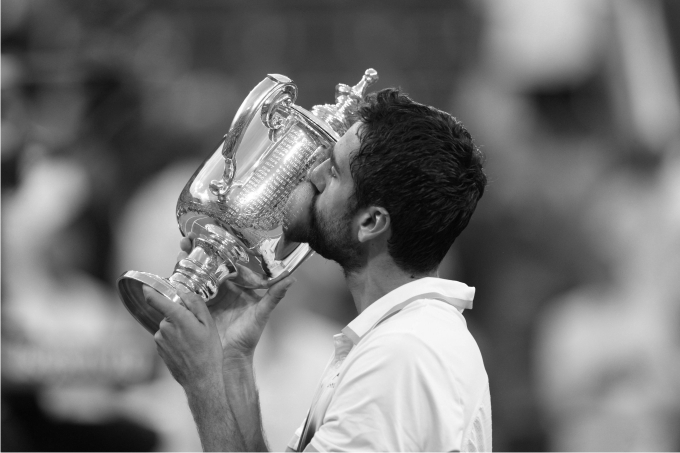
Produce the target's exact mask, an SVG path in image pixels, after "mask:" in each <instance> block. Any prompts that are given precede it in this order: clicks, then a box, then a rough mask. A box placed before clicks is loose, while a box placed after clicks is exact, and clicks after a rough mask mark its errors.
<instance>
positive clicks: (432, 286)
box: [342, 277, 475, 344]
mask: <svg viewBox="0 0 680 453" xmlns="http://www.w3.org/2000/svg"><path fill="white" fill-rule="evenodd" d="M474 297H475V288H474V287H472V286H467V285H466V284H465V283H461V282H457V281H453V280H444V279H441V278H434V277H425V278H421V279H419V280H416V281H413V282H410V283H407V284H405V285H402V286H400V287H399V288H396V289H394V290H392V291H390V292H389V293H387V294H385V295H384V296H383V297H381V298H380V299H378V300H376V301H375V302H373V303H372V304H371V305H369V306H368V307H366V309H365V310H364V311H363V312H361V314H359V316H357V317H356V318H354V320H353V321H352V322H350V323H349V324H348V325H347V327H345V328H344V329H342V333H344V334H345V335H346V336H347V337H348V338H350V339H351V340H352V342H353V343H354V344H357V343H358V342H359V340H361V339H362V338H363V337H364V335H366V334H367V333H368V332H369V331H370V330H371V329H373V327H375V326H376V325H377V324H378V323H379V322H380V321H382V320H383V319H385V318H387V317H388V316H390V315H392V314H394V313H396V312H397V311H399V310H401V309H402V308H404V307H405V306H406V305H408V304H410V303H411V302H413V301H415V300H419V299H437V300H441V301H443V302H446V303H447V304H450V305H453V306H454V307H456V308H457V309H458V310H459V311H460V312H462V311H463V310H464V309H466V308H468V309H471V308H472V299H473V298H474Z"/></svg>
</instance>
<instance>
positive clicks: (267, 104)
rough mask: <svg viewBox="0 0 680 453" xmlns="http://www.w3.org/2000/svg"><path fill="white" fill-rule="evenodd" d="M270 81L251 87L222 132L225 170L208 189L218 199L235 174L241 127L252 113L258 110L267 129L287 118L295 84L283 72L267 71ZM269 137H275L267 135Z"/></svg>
mask: <svg viewBox="0 0 680 453" xmlns="http://www.w3.org/2000/svg"><path fill="white" fill-rule="evenodd" d="M267 78H268V79H269V82H270V84H271V82H273V85H270V86H268V87H266V88H265V89H264V90H260V91H258V90H253V91H251V92H250V94H249V95H248V97H247V98H246V99H245V101H244V102H243V104H241V108H240V109H239V110H238V112H236V116H235V117H234V121H233V122H232V123H231V128H230V129H229V132H228V133H227V134H225V136H224V142H223V144H222V156H223V157H224V174H223V175H222V179H216V180H213V181H211V182H210V186H209V188H210V191H211V192H212V193H213V195H215V196H217V198H218V200H220V201H224V200H225V199H226V197H227V193H228V192H229V189H230V188H231V184H232V182H233V180H234V175H235V174H236V159H234V156H235V154H236V150H237V149H238V147H239V145H240V144H241V140H243V136H244V135H245V134H244V131H245V130H246V129H247V128H248V124H250V122H251V121H252V120H253V118H254V117H255V115H257V113H258V112H260V119H261V121H262V123H263V124H264V125H265V126H266V127H267V128H269V129H270V132H275V131H276V130H278V129H280V128H281V127H283V125H284V123H285V120H286V118H287V117H288V116H289V115H290V112H291V106H292V105H293V103H294V102H295V99H297V86H296V85H295V84H294V83H293V81H292V80H290V79H289V78H288V77H286V76H282V75H280V74H269V75H267ZM265 80H266V79H265ZM270 137H272V138H273V137H274V136H273V135H270Z"/></svg>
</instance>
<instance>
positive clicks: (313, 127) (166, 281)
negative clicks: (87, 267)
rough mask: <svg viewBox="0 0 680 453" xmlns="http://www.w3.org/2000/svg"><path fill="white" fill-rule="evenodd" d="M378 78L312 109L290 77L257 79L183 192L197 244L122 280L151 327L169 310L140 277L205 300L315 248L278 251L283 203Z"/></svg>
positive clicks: (134, 308)
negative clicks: (156, 304)
mask: <svg viewBox="0 0 680 453" xmlns="http://www.w3.org/2000/svg"><path fill="white" fill-rule="evenodd" d="M375 80H377V73H376V71H374V70H372V69H369V70H367V71H366V72H365V74H364V77H363V78H362V80H361V81H360V82H359V83H358V84H357V85H356V86H354V87H350V86H348V85H345V84H338V85H337V86H336V104H335V105H328V104H326V105H323V106H315V107H314V108H313V109H312V112H311V113H310V112H309V111H307V110H305V109H303V108H301V107H299V106H297V105H295V103H294V102H295V99H296V97H297V87H296V86H295V84H294V83H293V82H292V81H291V80H290V79H289V78H287V77H285V76H282V75H277V74H273V75H269V76H267V78H265V79H264V80H263V81H262V82H260V83H259V84H258V85H257V86H256V87H255V88H254V89H253V90H252V91H251V92H250V94H249V95H248V97H247V98H246V99H245V100H244V102H243V103H242V104H241V107H240V108H239V110H238V112H237V113H236V116H235V117H234V120H233V122H232V125H231V128H230V129H229V132H228V133H227V134H226V135H225V136H224V139H223V140H222V142H221V143H220V144H219V146H218V148H217V150H216V151H215V152H214V153H213V154H212V155H211V156H210V157H209V158H208V159H207V160H206V161H205V162H204V163H203V164H202V165H201V166H200V167H199V168H198V170H197V171H196V172H195V173H194V175H193V176H192V177H191V178H190V179H189V182H188V183H187V185H186V186H185V187H184V189H183V190H182V192H181V194H180V196H179V200H178V202H177V221H178V224H179V228H180V231H181V232H182V234H183V235H184V236H187V235H189V234H190V233H194V236H195V239H194V243H193V245H194V248H193V249H192V251H191V253H190V254H189V255H188V256H187V257H186V258H185V259H183V260H180V261H179V262H178V263H177V265H176V266H175V271H174V273H173V274H172V275H171V276H170V277H169V278H162V277H159V276H157V275H153V274H150V273H147V272H139V271H128V272H126V273H124V274H123V275H122V276H121V277H120V278H119V279H118V292H119V294H120V297H121V299H122V300H123V303H124V304H125V306H126V307H127V309H128V310H129V311H130V313H131V314H132V316H134V317H135V318H136V319H137V321H139V322H140V323H141V324H142V325H143V326H144V327H145V328H146V329H147V330H148V331H149V332H151V333H155V332H156V330H158V326H159V324H160V322H161V321H162V319H163V315H161V314H160V313H159V312H157V311H156V310H155V309H153V308H152V307H150V306H149V305H148V304H147V303H146V300H145V298H144V294H143V292H142V287H143V284H146V285H148V286H150V287H152V288H154V289H155V290H156V291H158V292H160V293H161V294H163V295H164V296H165V297H167V298H168V299H170V300H172V301H173V302H176V303H179V302H180V298H179V296H178V294H177V289H178V288H179V287H180V286H183V287H185V288H187V289H188V290H190V291H192V292H194V293H196V294H198V295H200V296H201V297H202V298H203V299H204V300H206V301H208V300H210V299H212V298H213V297H214V296H215V295H216V293H217V290H218V288H219V286H220V284H221V283H222V282H224V281H225V280H227V279H228V280H231V281H233V282H234V283H236V284H238V285H241V286H244V287H248V288H262V287H264V286H265V285H266V282H267V281H268V280H270V279H272V278H275V277H277V276H279V275H281V274H282V273H283V272H284V271H289V272H292V271H293V270H294V269H295V268H297V267H298V266H299V265H300V264H301V263H302V262H303V261H304V260H305V259H306V258H307V257H308V256H310V255H311V253H312V250H311V249H310V247H309V245H307V244H298V245H297V246H296V247H294V248H293V250H292V251H290V252H287V253H286V254H285V256H279V255H281V250H278V252H277V246H278V245H279V241H280V240H281V238H282V223H283V218H284V208H285V205H286V202H287V200H288V197H289V195H290V194H291V192H292V191H293V189H295V187H296V186H297V185H298V184H299V183H300V182H301V181H302V180H303V179H304V178H305V177H306V174H307V172H308V170H309V169H310V168H311V167H312V165H313V164H314V162H315V160H316V159H317V157H318V152H319V151H318V150H320V149H324V148H330V147H332V146H333V145H334V143H335V142H337V140H338V139H339V138H340V136H342V135H343V134H344V133H345V132H346V131H347V129H349V127H350V126H351V125H352V124H353V123H354V121H355V120H356V111H357V108H358V106H359V103H360V102H361V100H362V98H363V96H364V93H365V90H366V88H367V87H368V86H369V85H370V84H372V83H373V82H374V81H375Z"/></svg>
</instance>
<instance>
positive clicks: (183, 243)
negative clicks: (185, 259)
mask: <svg viewBox="0 0 680 453" xmlns="http://www.w3.org/2000/svg"><path fill="white" fill-rule="evenodd" d="M192 242H193V241H192V238H191V233H190V234H189V236H187V237H183V238H182V239H180V240H179V248H180V249H182V251H183V252H185V253H187V254H188V253H190V252H191V249H192V248H193V244H192Z"/></svg>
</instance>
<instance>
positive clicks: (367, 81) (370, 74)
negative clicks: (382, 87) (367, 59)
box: [352, 68, 378, 99]
mask: <svg viewBox="0 0 680 453" xmlns="http://www.w3.org/2000/svg"><path fill="white" fill-rule="evenodd" d="M377 81H378V71H376V70H375V69H373V68H370V69H367V70H366V72H364V76H363V77H362V78H361V80H360V81H359V83H357V84H356V85H354V86H353V87H352V93H353V94H354V95H355V96H358V97H359V98H360V99H363V98H364V96H366V90H367V89H368V87H370V86H371V85H373V84H374V83H375V82H377Z"/></svg>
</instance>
